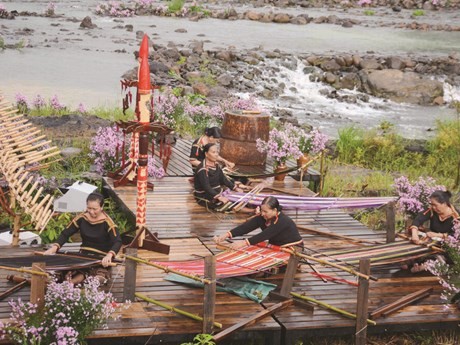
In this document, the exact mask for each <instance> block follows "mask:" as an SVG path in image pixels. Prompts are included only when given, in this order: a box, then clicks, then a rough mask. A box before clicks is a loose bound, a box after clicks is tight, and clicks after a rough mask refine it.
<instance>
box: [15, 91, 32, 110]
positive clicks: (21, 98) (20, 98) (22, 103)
mask: <svg viewBox="0 0 460 345" xmlns="http://www.w3.org/2000/svg"><path fill="white" fill-rule="evenodd" d="M15 98H16V106H17V107H18V109H19V111H20V112H21V113H25V112H27V111H28V110H29V108H30V106H29V102H28V101H27V97H26V96H25V95H23V94H22V93H17V94H16V96H15Z"/></svg>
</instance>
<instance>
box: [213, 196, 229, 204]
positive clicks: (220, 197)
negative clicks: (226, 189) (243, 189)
mask: <svg viewBox="0 0 460 345" xmlns="http://www.w3.org/2000/svg"><path fill="white" fill-rule="evenodd" d="M216 199H217V200H219V201H220V202H222V203H224V204H226V203H227V202H229V200H228V199H227V198H226V197H225V196H219V197H217V198H216Z"/></svg>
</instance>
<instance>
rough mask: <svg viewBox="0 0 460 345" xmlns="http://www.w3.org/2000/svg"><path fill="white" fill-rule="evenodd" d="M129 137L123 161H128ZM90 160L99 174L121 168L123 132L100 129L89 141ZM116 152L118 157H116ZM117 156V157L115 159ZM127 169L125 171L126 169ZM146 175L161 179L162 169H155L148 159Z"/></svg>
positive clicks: (115, 129) (113, 128)
mask: <svg viewBox="0 0 460 345" xmlns="http://www.w3.org/2000/svg"><path fill="white" fill-rule="evenodd" d="M129 149H130V136H126V143H125V147H124V150H125V159H126V160H128V159H129ZM90 150H91V153H90V154H89V156H90V158H91V159H93V161H94V166H95V168H96V171H97V172H98V173H100V174H107V173H108V172H113V171H115V170H117V169H119V168H120V167H121V164H122V150H123V132H122V131H119V130H117V127H116V126H113V127H100V128H99V129H98V131H97V133H96V135H95V136H94V137H93V139H92V140H91V144H90ZM117 151H118V155H117ZM117 156H118V157H117ZM128 168H129V167H127V168H126V169H128ZM147 169H148V175H149V176H150V177H154V178H162V177H164V175H165V171H164V169H163V168H157V167H155V161H154V159H153V158H150V157H149V160H148V166H147Z"/></svg>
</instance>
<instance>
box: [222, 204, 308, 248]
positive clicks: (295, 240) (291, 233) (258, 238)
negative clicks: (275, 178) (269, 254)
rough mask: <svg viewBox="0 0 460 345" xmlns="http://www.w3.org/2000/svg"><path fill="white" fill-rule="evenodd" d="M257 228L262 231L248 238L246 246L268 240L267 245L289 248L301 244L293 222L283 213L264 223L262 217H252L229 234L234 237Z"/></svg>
mask: <svg viewBox="0 0 460 345" xmlns="http://www.w3.org/2000/svg"><path fill="white" fill-rule="evenodd" d="M257 228H261V229H262V231H261V232H260V233H258V234H256V235H254V236H252V237H250V238H248V239H247V241H248V244H251V245H254V244H257V243H260V242H263V241H267V240H268V243H269V244H273V245H276V246H280V247H289V246H293V245H297V244H302V242H303V241H302V237H301V236H300V234H299V231H298V230H297V226H296V225H295V223H294V221H293V220H292V219H291V218H289V217H288V216H286V215H285V214H284V213H283V212H279V213H278V216H277V217H276V218H275V219H273V220H270V221H266V220H265V219H264V217H262V216H256V217H253V218H251V219H249V220H248V221H246V222H245V223H243V224H241V225H239V226H237V227H236V228H234V229H232V230H231V231H229V233H230V236H231V237H236V236H241V235H245V234H247V233H249V232H251V231H253V230H255V229H257Z"/></svg>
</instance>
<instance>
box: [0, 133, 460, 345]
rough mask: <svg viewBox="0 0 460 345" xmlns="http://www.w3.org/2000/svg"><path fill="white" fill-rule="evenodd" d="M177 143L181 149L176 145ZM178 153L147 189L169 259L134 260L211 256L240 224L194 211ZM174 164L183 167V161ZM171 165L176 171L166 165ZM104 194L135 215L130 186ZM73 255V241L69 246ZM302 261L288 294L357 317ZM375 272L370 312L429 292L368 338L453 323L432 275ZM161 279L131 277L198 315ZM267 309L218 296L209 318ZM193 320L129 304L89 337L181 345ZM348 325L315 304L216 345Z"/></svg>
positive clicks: (352, 294) (321, 224) (344, 297)
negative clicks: (221, 238) (216, 242)
mask: <svg viewBox="0 0 460 345" xmlns="http://www.w3.org/2000/svg"><path fill="white" fill-rule="evenodd" d="M181 145H182V146H181ZM177 147H178V148H181V150H182V151H181V152H182V153H181V154H179V153H177V152H179V151H177V152H176V151H173V158H172V160H171V163H170V169H168V174H169V176H166V177H164V178H163V179H161V180H158V181H152V182H153V183H154V191H153V192H148V196H147V197H148V201H147V208H148V209H147V227H148V228H149V229H150V230H151V231H152V232H158V237H159V238H160V240H161V241H162V242H164V243H166V244H169V245H170V246H171V252H170V254H169V256H166V255H164V254H159V253H154V252H149V251H145V250H140V251H139V256H140V257H142V258H145V259H155V260H184V259H196V258H197V257H203V256H207V255H209V254H210V253H211V252H217V249H216V247H215V245H214V244H213V242H212V237H213V236H215V235H219V234H222V233H224V232H226V231H228V230H230V229H231V228H233V227H234V226H236V225H237V224H240V223H241V222H243V221H244V220H245V216H244V215H240V214H236V215H235V214H216V213H211V212H208V211H207V210H206V209H205V208H203V207H201V206H198V205H197V204H196V203H195V201H194V199H193V197H192V190H193V187H192V186H191V184H190V183H189V182H188V177H187V176H188V175H187V174H188V173H187V169H186V168H188V165H187V164H182V162H183V159H186V158H187V157H188V154H187V155H186V156H185V158H184V155H185V153H186V152H187V150H186V146H185V144H184V142H180V144H179V145H178V146H177ZM181 161H182V162H181ZM173 167H174V169H173ZM105 182H106V188H107V189H108V191H109V192H110V193H112V194H113V195H114V197H116V198H118V199H119V200H120V202H122V203H123V205H124V206H125V207H126V208H127V209H128V210H130V211H131V212H133V213H134V212H135V208H136V189H135V188H134V187H129V186H127V187H119V188H116V189H114V188H113V181H112V180H110V179H108V180H106V181H105ZM272 187H273V189H276V190H281V191H284V192H286V193H290V194H302V195H311V194H312V193H311V191H309V190H308V189H307V188H306V187H305V185H303V184H301V183H300V182H297V181H295V180H293V179H291V178H287V179H286V181H285V182H274V184H273V186H272ZM286 213H287V214H288V215H289V216H291V217H292V218H293V219H294V220H295V221H296V222H297V224H299V225H301V226H304V227H309V228H314V229H317V230H321V231H324V232H333V233H336V234H340V235H346V236H353V237H355V238H357V239H360V240H366V241H378V242H382V243H383V242H384V240H385V234H384V233H382V232H375V231H372V230H370V229H368V228H366V227H365V226H364V225H362V224H361V223H359V222H358V221H356V220H354V219H353V218H352V217H350V216H349V215H348V214H346V213H344V212H342V211H338V210H323V211H309V212H305V211H299V212H296V211H293V210H289V211H286ZM301 234H302V237H303V239H304V243H305V245H306V248H307V249H309V250H311V252H313V251H324V250H326V249H328V250H329V249H333V248H353V247H355V246H356V244H354V243H351V242H347V241H343V240H338V239H333V238H330V237H321V236H318V235H311V234H309V233H307V232H301ZM67 247H69V248H70V249H72V248H73V249H75V248H76V246H75V245H74V244H71V245H67ZM33 250H34V249H28V248H20V249H15V248H9V247H6V248H4V249H2V251H1V253H0V262H1V257H11V256H14V255H17V256H22V255H25V254H26V253H27V252H30V251H33ZM315 267H316V268H317V269H318V270H319V271H320V272H321V273H324V274H329V275H332V276H336V277H339V278H344V279H347V280H350V281H355V279H354V278H353V277H352V276H351V275H349V274H348V273H345V272H341V271H338V270H336V269H332V268H328V267H323V266H320V265H315ZM311 271H312V270H311V268H310V267H309V266H308V265H302V266H301V269H300V270H298V272H297V273H296V276H295V281H294V287H293V291H295V292H298V293H301V294H302V293H304V294H306V295H308V296H310V297H313V298H315V299H318V300H320V301H322V302H326V303H329V304H331V305H334V306H336V307H338V308H341V309H344V310H346V311H348V312H351V313H355V311H356V297H357V288H356V287H354V286H351V285H348V284H337V283H333V282H323V281H322V280H320V279H318V278H316V277H315V276H313V275H312V274H311ZM113 273H114V274H113V276H114V279H113V280H114V282H113V285H111V286H109V287H108V289H110V290H111V291H112V292H113V293H114V295H115V296H116V297H117V298H118V299H119V300H121V298H122V291H123V276H124V267H123V266H122V265H120V266H117V267H116V268H114V272H113ZM371 273H372V274H373V275H374V276H377V277H378V278H379V280H378V281H377V282H374V281H372V282H371V283H370V291H369V311H372V310H374V309H376V308H377V307H380V306H383V305H386V304H388V303H391V302H393V301H395V300H397V299H399V298H400V297H403V296H406V295H408V294H410V293H412V292H415V291H417V290H420V289H422V288H426V287H432V288H433V289H434V291H433V293H432V294H431V295H430V296H429V297H427V298H425V299H423V300H421V301H419V302H418V303H416V304H413V305H411V306H408V307H405V308H404V309H402V310H401V311H399V312H397V313H395V314H393V315H391V316H389V317H386V318H379V319H377V320H376V321H377V326H369V327H368V329H367V331H368V333H384V332H396V331H419V330H429V329H442V328H451V329H455V328H457V327H458V323H459V321H460V315H459V313H458V311H456V310H454V309H453V308H448V309H446V307H445V306H444V305H443V304H442V300H441V298H440V292H441V286H440V285H439V284H438V282H437V280H436V278H435V277H433V276H431V275H429V274H428V273H418V274H410V273H408V272H406V271H401V270H399V269H397V268H395V267H393V268H392V267H387V268H373V269H372V272H371ZM6 274H8V273H7V272H5V271H2V270H0V291H5V290H6V289H7V288H9V287H11V283H9V282H7V281H6V279H5V276H6ZM165 275H166V274H165V273H164V272H162V271H160V270H158V269H155V268H153V267H150V266H145V265H139V266H138V271H137V285H136V291H137V292H139V293H142V294H144V295H147V296H148V297H150V298H153V299H156V300H159V301H162V302H165V303H168V304H170V305H173V306H175V307H178V308H181V309H184V310H186V311H189V312H192V313H195V314H200V315H201V314H202V313H203V290H202V289H198V288H192V287H188V286H186V285H182V284H178V283H173V282H170V281H166V280H164V279H163V278H164V277H165ZM258 279H261V280H265V281H268V282H272V283H275V284H278V285H281V283H282V281H283V274H273V275H268V276H266V277H265V278H258ZM28 296H29V288H28V287H26V288H24V289H23V290H21V291H20V292H17V293H15V294H14V295H13V297H15V298H17V297H21V298H22V299H25V300H27V299H28ZM270 305H271V304H270V303H262V304H256V303H254V302H252V301H249V300H246V299H242V298H240V297H238V296H235V295H231V294H227V293H223V292H218V293H217V300H216V311H215V320H216V321H217V322H220V323H222V324H223V328H224V329H225V328H228V327H230V326H232V325H234V324H236V323H238V322H241V321H243V320H245V319H246V318H247V317H248V316H250V315H252V314H255V313H257V312H260V311H262V310H263V309H264V308H267V307H269V306H270ZM9 312H10V310H9V307H8V305H7V301H0V320H3V321H5V320H6V319H7V318H8V315H9ZM201 327H202V326H201V324H200V323H199V322H197V321H193V320H190V319H187V318H185V317H183V316H180V315H177V314H174V313H172V312H170V311H167V310H164V309H162V308H160V307H157V306H153V305H149V304H147V303H145V302H140V301H136V302H134V303H133V304H132V306H131V307H130V308H129V309H128V310H126V311H124V312H122V314H121V318H120V319H118V320H111V321H110V322H109V324H108V328H107V329H99V330H97V331H96V332H95V333H94V334H93V335H92V337H91V339H90V343H94V344H114V343H116V344H158V343H160V342H161V343H162V344H180V343H181V342H185V341H191V339H192V338H193V336H194V335H195V334H197V333H200V332H201ZM354 333H355V322H354V320H351V319H347V318H344V317H343V316H341V315H339V314H336V313H334V312H331V311H328V310H325V309H322V308H319V307H315V309H314V313H313V314H310V313H308V312H307V311H305V310H303V309H300V308H299V307H297V306H291V307H289V308H287V309H285V310H283V311H280V312H277V313H276V314H275V315H274V316H273V317H267V318H265V319H264V320H262V321H260V322H258V323H256V324H255V325H253V326H250V327H248V328H245V329H244V330H241V331H239V332H237V333H235V334H233V335H232V337H230V338H229V339H228V340H225V341H224V342H223V343H227V344H230V343H233V344H234V343H239V344H248V343H249V342H251V343H260V344H263V343H264V344H295V343H296V341H297V340H299V339H304V338H311V337H318V336H330V335H341V334H346V335H353V334H354Z"/></svg>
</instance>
